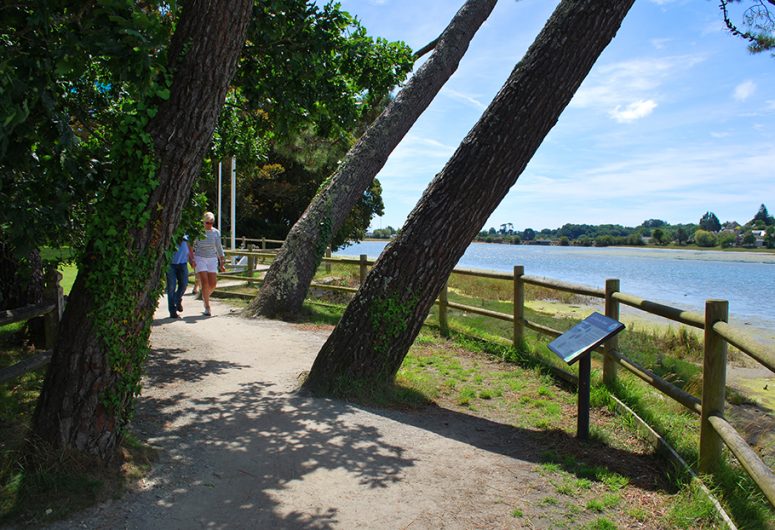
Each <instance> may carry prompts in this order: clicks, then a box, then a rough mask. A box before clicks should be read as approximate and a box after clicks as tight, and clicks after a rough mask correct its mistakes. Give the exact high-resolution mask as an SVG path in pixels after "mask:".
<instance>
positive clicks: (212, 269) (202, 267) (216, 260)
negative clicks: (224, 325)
mask: <svg viewBox="0 0 775 530" xmlns="http://www.w3.org/2000/svg"><path fill="white" fill-rule="evenodd" d="M202 220H203V221H204V224H205V237H204V239H200V240H199V241H196V242H194V258H195V259H196V277H197V278H199V290H200V292H201V293H202V300H203V301H204V303H205V310H204V312H203V313H202V314H203V315H205V316H208V317H209V316H210V315H211V313H210V293H212V292H213V290H214V289H215V285H216V283H217V282H218V271H219V270H220V271H221V272H226V267H225V257H224V253H223V246H221V232H220V231H219V230H218V229H217V228H214V227H213V223H214V222H215V216H214V215H213V213H212V212H205V214H204V216H203V218H202Z"/></svg>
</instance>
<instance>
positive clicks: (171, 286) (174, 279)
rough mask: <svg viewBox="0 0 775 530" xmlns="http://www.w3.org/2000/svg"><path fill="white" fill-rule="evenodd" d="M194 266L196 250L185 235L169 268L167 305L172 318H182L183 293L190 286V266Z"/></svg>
mask: <svg viewBox="0 0 775 530" xmlns="http://www.w3.org/2000/svg"><path fill="white" fill-rule="evenodd" d="M186 262H188V263H190V264H191V266H192V267H194V266H195V265H194V263H195V262H194V252H193V251H192V250H191V247H189V246H188V236H183V241H181V242H180V245H178V250H177V251H175V254H173V256H172V262H171V263H170V266H169V268H168V269H167V307H168V308H169V310H170V318H180V315H179V314H178V313H179V312H182V311H183V294H184V293H185V292H186V287H187V286H188V266H187V265H186Z"/></svg>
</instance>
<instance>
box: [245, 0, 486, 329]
mask: <svg viewBox="0 0 775 530" xmlns="http://www.w3.org/2000/svg"><path fill="white" fill-rule="evenodd" d="M495 3H496V0H468V1H467V2H466V3H465V5H463V7H462V8H461V9H460V11H458V12H457V14H456V15H455V16H454V18H453V19H452V21H451V22H450V23H449V25H448V26H447V28H446V29H445V30H444V32H443V33H442V34H441V35H440V36H439V39H438V42H437V43H436V46H435V49H434V52H433V55H431V56H430V58H428V60H427V61H426V62H425V64H424V65H423V66H422V67H421V68H420V69H419V70H418V71H417V73H416V74H415V75H414V76H412V78H411V79H410V80H409V82H408V83H407V84H406V86H405V87H404V88H403V89H402V90H401V91H400V92H399V93H398V95H397V96H396V99H395V100H394V101H393V102H392V103H390V105H388V107H387V108H386V109H385V110H384V112H383V113H382V114H381V115H380V116H379V117H378V118H377V119H376V120H375V121H374V123H372V125H371V126H370V127H369V129H368V130H367V131H366V133H365V134H364V135H363V136H362V137H361V139H360V140H359V141H358V143H356V144H355V146H353V148H352V149H351V150H350V152H349V153H348V154H347V156H346V157H345V159H344V161H343V162H342V164H341V165H340V166H339V168H338V169H337V171H336V172H335V173H334V175H333V176H332V177H331V179H330V180H329V181H328V183H327V184H324V186H323V187H322V188H321V191H320V192H318V194H317V195H316V196H315V198H314V199H313V200H312V202H311V203H310V205H309V206H308V207H307V210H306V211H305V212H304V214H302V216H301V217H300V218H299V220H298V221H296V224H295V225H293V227H292V228H291V231H290V232H289V233H288V237H287V238H286V240H285V243H284V244H283V246H282V249H281V250H280V252H279V253H278V255H277V257H276V259H275V260H274V262H273V263H272V265H271V267H270V268H269V270H268V271H267V273H266V277H265V279H264V284H263V286H262V287H261V291H260V292H259V294H258V296H257V297H256V298H255V299H254V300H253V301H252V302H251V303H250V306H249V307H248V309H247V311H248V313H249V314H252V315H256V316H259V315H260V316H266V317H270V318H274V317H283V318H292V317H293V316H295V315H296V314H298V312H299V310H300V309H301V306H302V304H303V303H304V298H305V297H306V295H307V289H308V288H309V284H310V282H311V281H312V277H313V276H314V275H315V270H316V269H317V266H318V265H319V264H320V260H321V258H322V257H323V253H324V252H325V249H326V247H327V246H328V244H329V243H330V241H331V237H332V236H333V235H334V234H336V233H337V232H338V231H339V229H340V228H341V227H342V224H343V223H344V222H345V220H346V219H347V216H348V215H349V213H350V210H352V208H353V206H355V204H356V203H357V202H358V199H360V197H361V196H362V195H363V192H364V191H366V190H367V189H368V187H369V185H370V184H371V182H372V181H373V180H374V177H375V176H376V175H377V173H379V170H380V169H382V167H383V166H384V165H385V162H386V161H387V159H388V156H389V155H390V153H391V152H392V151H393V149H395V147H396V146H397V145H398V143H399V142H400V141H401V139H402V138H403V137H404V135H406V133H407V132H408V131H409V129H410V128H411V127H412V125H413V124H414V122H415V121H417V118H418V117H419V116H420V114H422V113H423V111H424V110H425V109H426V108H427V107H428V105H430V103H431V101H433V98H434V97H435V96H436V94H437V93H438V92H439V90H441V87H442V86H444V83H446V81H447V79H449V78H450V76H452V74H453V73H454V72H455V70H457V66H458V64H459V63H460V59H461V58H462V57H463V55H464V54H465V52H466V50H467V49H468V44H469V42H471V39H472V38H473V36H474V34H475V33H476V31H477V30H478V29H479V27H480V26H481V25H482V23H483V22H484V21H485V20H486V19H487V17H488V16H489V14H490V12H491V11H492V9H493V7H495Z"/></svg>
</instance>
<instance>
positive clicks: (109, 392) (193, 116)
mask: <svg viewBox="0 0 775 530" xmlns="http://www.w3.org/2000/svg"><path fill="white" fill-rule="evenodd" d="M252 5H253V2H252V1H251V0H191V1H189V2H186V3H185V6H184V8H183V13H182V15H181V19H180V21H179V23H178V26H177V29H176V31H175V35H174V37H173V39H172V43H171V46H170V49H169V58H170V59H169V61H170V71H171V72H173V81H172V86H171V88H170V93H169V99H167V101H164V102H162V103H161V104H160V105H159V106H158V112H157V114H156V115H155V117H153V118H152V119H151V120H150V121H149V122H148V123H147V125H146V126H145V132H146V133H147V134H148V135H150V140H151V142H150V149H151V150H153V155H154V158H155V161H156V166H155V167H156V168H157V169H156V171H155V178H151V179H150V181H151V183H150V184H148V185H149V188H148V191H149V195H150V197H148V199H147V202H146V199H145V198H143V197H141V198H140V199H139V201H140V202H139V204H141V206H140V215H139V216H138V223H137V225H136V227H135V226H130V228H129V229H128V231H126V232H125V233H126V234H128V235H127V236H126V237H125V240H124V241H123V242H122V243H117V244H123V246H124V247H125V249H124V250H125V252H126V255H127V256H129V257H131V259H129V262H128V263H115V264H114V265H115V267H116V269H115V271H116V272H115V273H114V274H113V277H106V276H104V275H103V276H100V277H99V278H95V276H97V275H98V274H104V273H105V271H106V267H105V266H103V265H104V263H103V262H104V255H103V254H102V252H103V251H105V252H107V251H109V250H110V248H109V246H108V247H107V248H106V247H105V246H104V245H103V246H102V247H101V246H100V243H99V242H98V241H99V239H97V241H95V240H91V241H90V243H89V245H87V255H86V259H85V260H84V263H82V264H81V266H80V267H79V274H78V278H77V279H76V282H75V285H74V286H73V290H72V292H71V295H70V297H69V300H68V305H67V309H66V311H65V314H64V316H63V321H62V324H61V327H60V332H59V340H58V341H57V344H56V347H55V349H54V354H53V357H52V360H51V365H50V367H49V369H48V372H47V374H46V380H45V383H44V386H43V390H42V392H41V395H40V399H39V401H38V405H37V409H36V412H35V417H34V419H33V431H34V434H36V435H37V436H38V437H40V438H42V439H43V440H44V441H45V442H48V443H50V444H51V445H53V446H54V447H59V448H70V449H76V450H79V451H82V452H84V453H87V454H91V455H96V456H98V457H101V458H103V459H105V460H109V459H110V458H111V457H112V456H113V455H114V453H115V449H116V447H117V444H118V442H119V441H120V436H121V432H122V428H123V427H124V425H125V424H126V422H127V421H128V419H129V417H130V416H131V409H132V405H133V398H134V396H135V395H136V394H137V393H138V392H139V376H138V372H140V371H141V369H142V361H143V360H144V352H147V343H148V336H149V333H150V322H151V319H152V316H153V310H154V308H155V306H156V299H155V293H157V292H158V289H157V288H158V285H159V279H160V277H161V272H162V269H163V268H164V266H165V262H166V258H165V250H166V249H167V248H169V247H170V244H171V240H172V235H173V232H174V230H175V228H176V226H177V224H178V222H179V221H180V216H181V212H182V209H183V206H184V205H185V203H186V201H187V199H188V197H189V195H190V193H191V188H192V185H193V183H194V180H195V178H196V176H197V174H198V172H199V170H200V167H201V163H202V159H203V157H204V154H205V152H206V150H207V147H208V145H209V143H210V139H211V136H212V132H213V129H214V127H215V124H216V122H217V118H218V114H219V112H220V109H221V107H222V105H223V101H224V98H225V95H226V90H227V88H228V86H229V83H230V82H231V79H232V77H233V75H234V72H235V70H236V65H237V59H238V57H239V53H240V51H241V49H242V46H243V44H244V40H245V35H246V31H247V26H248V22H249V21H250V17H251V12H252ZM139 132H141V133H142V129H141V130H140V131H139ZM139 136H142V134H141V135H139ZM138 143H139V142H138ZM114 163H115V164H117V165H119V164H126V163H127V162H124V161H121V160H116V161H114ZM128 163H129V164H130V165H129V166H125V167H127V168H128V169H127V173H126V174H125V175H127V176H129V175H131V174H132V167H131V163H132V161H129V162H128ZM144 169H147V166H140V164H138V167H137V168H136V170H137V171H138V172H142V171H143V170H144ZM151 176H152V177H153V176H154V175H153V170H152V169H151ZM127 178H129V177H127ZM119 180H120V179H119ZM154 180H155V181H156V182H158V184H154V182H153V181H154ZM120 184H121V183H115V184H114V185H113V186H114V187H115V186H120ZM119 189H120V188H119ZM130 192H131V190H130ZM108 195H110V194H108ZM146 197H147V196H146ZM114 206H115V205H114ZM118 207H119V208H120V205H119V206H118ZM100 208H101V210H100V211H101V212H102V214H103V215H104V216H105V217H109V216H110V215H112V214H113V213H114V212H111V211H110V208H111V206H110V204H109V203H108V204H107V205H106V204H101V205H98V209H100ZM96 220H97V221H99V220H100V219H99V218H97V219H96ZM143 221H144V222H143ZM110 265H111V264H108V267H109V266H110ZM136 267H141V268H142V270H143V271H147V275H145V276H141V277H140V279H139V281H138V283H137V288H136V289H134V290H133V291H131V292H130V293H128V296H127V297H126V298H129V299H128V300H126V299H120V298H121V295H116V296H114V297H112V298H111V297H107V298H108V299H105V297H103V296H97V295H95V292H99V291H98V290H99V289H100V288H102V292H103V293H104V292H105V291H104V286H100V282H105V281H112V282H116V283H115V285H116V287H117V288H119V289H120V288H121V285H122V284H121V282H125V281H127V276H130V275H131V274H133V272H134V271H133V269H135V268H136ZM108 272H110V271H109V270H108ZM119 292H121V291H119ZM106 313H107V315H108V316H106ZM106 319H109V320H106ZM98 323H99V324H98ZM122 344H126V345H129V346H125V349H126V350H130V351H122V350H121V345H122Z"/></svg>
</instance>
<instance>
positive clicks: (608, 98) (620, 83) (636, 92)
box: [571, 55, 705, 121]
mask: <svg viewBox="0 0 775 530" xmlns="http://www.w3.org/2000/svg"><path fill="white" fill-rule="evenodd" d="M704 60H705V56H704V55H676V56H670V57H656V58H645V59H633V60H629V61H621V62H618V63H612V64H607V65H602V66H600V67H596V68H595V69H594V70H593V71H592V74H591V75H590V76H589V78H588V79H587V81H585V82H584V84H582V86H581V88H580V89H579V90H578V92H577V93H576V95H575V96H574V98H573V100H572V101H571V106H573V107H577V108H590V109H596V110H601V111H605V112H607V113H608V115H609V116H611V118H613V119H615V120H617V121H632V120H634V119H638V118H642V117H643V116H646V115H648V114H649V113H651V112H652V111H653V110H654V108H656V106H657V101H658V100H659V99H661V98H662V97H663V96H662V94H661V92H662V91H663V89H662V87H663V85H665V84H666V83H668V82H670V81H671V80H673V79H674V78H675V76H676V75H680V73H681V72H686V71H687V70H689V69H690V68H692V67H693V66H695V65H696V64H699V63H701V62H702V61H704ZM666 92H668V93H669V91H666Z"/></svg>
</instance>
